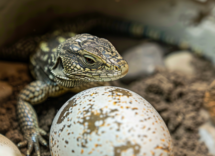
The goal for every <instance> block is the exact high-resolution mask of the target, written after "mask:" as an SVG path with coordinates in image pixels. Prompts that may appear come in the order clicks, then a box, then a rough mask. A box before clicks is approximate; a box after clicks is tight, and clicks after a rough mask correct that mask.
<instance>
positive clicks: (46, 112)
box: [0, 57, 215, 156]
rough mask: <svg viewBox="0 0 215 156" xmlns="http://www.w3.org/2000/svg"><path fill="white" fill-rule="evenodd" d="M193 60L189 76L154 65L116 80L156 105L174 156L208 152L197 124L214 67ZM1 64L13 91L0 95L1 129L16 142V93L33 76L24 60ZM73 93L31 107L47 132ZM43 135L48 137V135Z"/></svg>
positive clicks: (44, 155)
mask: <svg viewBox="0 0 215 156" xmlns="http://www.w3.org/2000/svg"><path fill="white" fill-rule="evenodd" d="M192 64H193V66H194V67H195V68H196V71H197V74H196V75H195V76H192V77H188V76H186V75H183V74H182V73H179V72H172V71H168V70H167V69H157V70H156V72H155V73H154V74H153V75H151V76H149V77H147V78H142V79H140V80H138V81H136V82H133V83H131V84H129V85H125V84H123V85H122V84H121V83H120V82H119V81H118V82H116V83H115V84H117V85H120V86H123V87H126V88H128V89H130V90H132V91H134V92H136V93H138V94H139V95H141V96H142V97H144V98H145V99H146V100H147V101H149V102H150V103H151V104H152V105H153V106H154V107H155V108H156V110H157V111H158V112H159V113H160V115H161V116H162V117H163V119H164V121H165V123H166V125H167V126H168V128H169V131H170V133H171V136H172V138H173V141H174V155H175V156H210V154H209V153H208V149H207V147H206V146H205V144H204V143H202V142H200V141H199V135H198V127H199V126H200V125H201V124H203V123H204V122H206V118H205V117H204V115H203V114H202V113H201V112H202V109H203V97H204V93H205V91H206V89H207V87H208V86H209V84H210V83H211V82H212V81H213V79H214V77H215V69H214V68H213V66H212V64H211V63H210V62H208V61H206V60H204V59H200V58H197V57H195V59H194V61H193V63H192ZM11 66H12V67H13V68H11ZM1 68H2V69H8V70H1V72H0V82H4V83H6V86H8V85H9V86H11V87H12V92H11V91H8V94H9V96H7V98H5V97H2V96H3V95H0V99H3V100H2V101H1V103H0V133H2V134H3V135H6V137H8V138H9V139H11V140H12V141H13V142H14V143H15V144H17V143H18V142H20V141H22V140H23V135H22V133H21V131H20V127H19V124H18V121H17V115H16V97H17V94H18V93H19V91H20V90H21V89H23V87H24V86H25V85H27V84H28V83H29V82H31V81H33V79H32V77H31V75H30V73H29V70H28V66H27V64H11V63H9V65H8V64H4V63H3V65H2V63H1ZM8 88H10V87H8ZM10 89H11V88H10ZM6 90H7V87H5V91H6ZM8 94H7V95H8ZM72 95H74V94H72V93H68V94H65V95H63V96H61V97H59V98H50V99H48V100H47V101H46V102H45V103H43V104H40V105H36V106H35V107H34V108H35V110H36V112H37V114H38V117H39V125H40V127H41V128H42V129H44V130H45V131H47V132H49V130H50V127H51V123H52V120H53V118H54V116H55V114H56V112H57V111H58V110H59V108H60V107H61V105H62V104H64V102H66V101H67V99H69V98H70V97H71V96H72ZM4 96H5V94H4ZM45 139H46V140H48V137H45ZM40 148H41V156H49V155H50V152H49V149H48V147H43V146H42V145H41V146H40ZM26 149H27V148H22V149H21V152H22V153H25V152H26ZM33 155H35V153H34V154H33Z"/></svg>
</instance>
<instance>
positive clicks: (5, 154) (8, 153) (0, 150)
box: [0, 134, 22, 156]
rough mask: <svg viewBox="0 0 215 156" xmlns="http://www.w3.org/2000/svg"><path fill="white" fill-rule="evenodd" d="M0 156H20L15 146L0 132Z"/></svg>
mask: <svg viewBox="0 0 215 156" xmlns="http://www.w3.org/2000/svg"><path fill="white" fill-rule="evenodd" d="M0 156H22V154H21V153H20V151H19V149H18V148H17V146H16V145H15V144H14V143H13V142H12V141H10V140H9V139H8V138H6V137H5V136H4V135H1V134H0Z"/></svg>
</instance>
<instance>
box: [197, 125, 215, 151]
mask: <svg viewBox="0 0 215 156" xmlns="http://www.w3.org/2000/svg"><path fill="white" fill-rule="evenodd" d="M214 131H215V127H214V126H213V125H212V122H211V121H208V122H206V123H205V124H203V125H202V126H201V127H200V128H199V135H200V141H202V142H204V143H205V145H206V146H207V148H208V149H209V152H210V153H211V154H215V148H214V147H215V133H214Z"/></svg>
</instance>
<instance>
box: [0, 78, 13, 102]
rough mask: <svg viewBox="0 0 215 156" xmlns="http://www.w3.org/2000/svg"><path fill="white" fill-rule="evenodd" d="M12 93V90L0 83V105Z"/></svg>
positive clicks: (5, 84)
mask: <svg viewBox="0 0 215 156" xmlns="http://www.w3.org/2000/svg"><path fill="white" fill-rule="evenodd" d="M12 93H13V88H12V87H11V86H10V85H9V84H8V83H6V82H3V81H0V103H2V102H3V101H4V100H6V99H7V98H8V97H9V96H11V95H12Z"/></svg>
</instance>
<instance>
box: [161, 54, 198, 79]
mask: <svg viewBox="0 0 215 156" xmlns="http://www.w3.org/2000/svg"><path fill="white" fill-rule="evenodd" d="M192 60H193V55H192V54H191V53H189V52H187V51H181V52H176V53H173V54H170V55H168V56H167V57H166V58H165V60H164V63H165V66H166V67H167V69H169V70H175V71H180V72H183V73H184V74H187V75H190V76H192V75H194V74H195V69H194V67H193V66H192V64H191V62H192Z"/></svg>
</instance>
